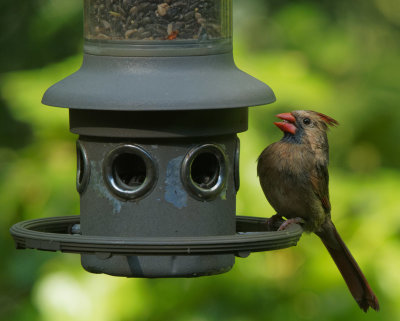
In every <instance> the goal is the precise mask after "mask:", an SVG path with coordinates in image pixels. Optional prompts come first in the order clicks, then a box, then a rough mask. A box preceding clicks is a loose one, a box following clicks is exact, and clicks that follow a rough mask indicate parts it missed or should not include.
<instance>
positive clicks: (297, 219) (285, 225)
mask: <svg viewBox="0 0 400 321" xmlns="http://www.w3.org/2000/svg"><path fill="white" fill-rule="evenodd" d="M302 223H304V220H303V219H302V218H301V217H295V218H290V219H288V220H286V221H285V222H283V223H282V224H281V226H279V228H278V231H284V230H286V229H287V228H288V227H289V226H290V225H292V224H302Z"/></svg>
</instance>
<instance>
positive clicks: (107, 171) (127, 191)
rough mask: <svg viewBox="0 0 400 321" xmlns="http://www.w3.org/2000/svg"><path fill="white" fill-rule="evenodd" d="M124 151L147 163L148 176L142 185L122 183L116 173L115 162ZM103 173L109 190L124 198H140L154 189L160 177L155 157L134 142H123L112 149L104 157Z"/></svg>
mask: <svg viewBox="0 0 400 321" xmlns="http://www.w3.org/2000/svg"><path fill="white" fill-rule="evenodd" d="M124 153H125V154H132V155H135V156H138V157H140V158H141V160H142V161H143V162H144V164H145V167H146V176H145V179H144V181H143V183H142V184H141V185H140V186H137V187H130V186H128V185H126V184H123V183H121V182H120V180H119V179H117V178H116V177H115V175H114V162H115V161H116V159H117V158H118V157H119V156H121V155H123V154H124ZM103 174H104V175H103V177H104V181H105V183H106V186H107V187H108V188H109V190H110V191H111V192H112V193H113V194H114V195H116V196H118V197H120V198H121V199H123V200H138V199H140V198H142V197H144V196H145V195H147V194H148V193H149V192H150V191H151V190H152V189H153V187H154V186H155V183H156V181H157V178H158V172H157V166H156V164H155V161H154V159H153V157H152V156H151V155H150V154H149V153H148V152H147V151H146V150H145V149H143V148H142V147H140V146H138V145H134V144H122V145H119V146H117V147H115V148H114V149H112V150H111V151H110V152H109V153H108V154H107V156H106V157H105V159H104V162H103Z"/></svg>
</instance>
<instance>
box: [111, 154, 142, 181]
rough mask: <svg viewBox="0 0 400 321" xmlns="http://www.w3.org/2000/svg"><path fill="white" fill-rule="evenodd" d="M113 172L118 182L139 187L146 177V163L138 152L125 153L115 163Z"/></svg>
mask: <svg viewBox="0 0 400 321" xmlns="http://www.w3.org/2000/svg"><path fill="white" fill-rule="evenodd" d="M113 174H114V176H115V178H116V179H117V180H118V183H120V184H122V185H126V186H128V187H137V186H140V185H142V184H143V183H144V181H145V179H146V163H145V162H144V160H143V158H142V157H140V156H139V155H136V154H130V153H123V154H121V155H118V156H117V157H116V158H115V160H114V163H113Z"/></svg>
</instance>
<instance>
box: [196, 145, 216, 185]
mask: <svg viewBox="0 0 400 321" xmlns="http://www.w3.org/2000/svg"><path fill="white" fill-rule="evenodd" d="M219 171H220V166H219V162H218V158H217V157H216V156H215V155H214V154H213V153H211V152H205V153H201V154H199V155H198V156H196V157H195V158H194V159H193V163H192V168H191V171H190V174H191V177H192V180H193V182H194V183H196V184H197V185H199V187H201V188H205V189H209V188H212V187H213V186H214V185H215V184H216V183H217V182H218V175H219Z"/></svg>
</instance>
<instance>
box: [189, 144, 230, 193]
mask: <svg viewBox="0 0 400 321" xmlns="http://www.w3.org/2000/svg"><path fill="white" fill-rule="evenodd" d="M226 176H227V164H226V156H225V153H224V151H223V150H222V148H221V147H219V146H217V145H214V144H205V145H201V146H198V147H195V148H193V149H191V150H190V151H189V152H188V153H187V154H186V156H185V158H184V160H183V162H182V169H181V178H182V182H183V184H184V186H185V187H186V188H187V190H188V192H189V193H190V194H191V195H192V196H194V197H195V198H197V199H199V200H212V199H214V198H215V197H217V196H218V195H219V194H220V192H221V191H222V189H223V188H224V186H225V182H226Z"/></svg>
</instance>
